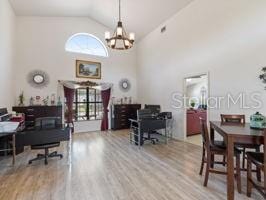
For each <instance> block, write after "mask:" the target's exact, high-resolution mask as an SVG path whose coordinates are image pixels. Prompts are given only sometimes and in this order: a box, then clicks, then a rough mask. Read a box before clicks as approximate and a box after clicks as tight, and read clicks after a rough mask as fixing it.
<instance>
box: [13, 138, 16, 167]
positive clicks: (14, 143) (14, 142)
mask: <svg viewBox="0 0 266 200" xmlns="http://www.w3.org/2000/svg"><path fill="white" fill-rule="evenodd" d="M12 151H13V161H12V164H13V165H15V162H16V135H15V134H13V135H12Z"/></svg>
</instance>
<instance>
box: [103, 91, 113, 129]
mask: <svg viewBox="0 0 266 200" xmlns="http://www.w3.org/2000/svg"><path fill="white" fill-rule="evenodd" d="M101 96H102V101H103V119H102V125H101V130H102V131H106V130H108V112H109V110H108V105H109V100H110V96H111V88H109V89H108V90H103V91H101Z"/></svg>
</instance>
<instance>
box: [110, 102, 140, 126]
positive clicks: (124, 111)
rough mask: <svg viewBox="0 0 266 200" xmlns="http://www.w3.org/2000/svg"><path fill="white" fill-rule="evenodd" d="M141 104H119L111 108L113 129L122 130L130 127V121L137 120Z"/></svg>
mask: <svg viewBox="0 0 266 200" xmlns="http://www.w3.org/2000/svg"><path fill="white" fill-rule="evenodd" d="M139 109H141V104H121V105H120V104H117V105H112V106H111V129H112V130H120V129H128V128H129V127H130V122H129V119H137V110H139Z"/></svg>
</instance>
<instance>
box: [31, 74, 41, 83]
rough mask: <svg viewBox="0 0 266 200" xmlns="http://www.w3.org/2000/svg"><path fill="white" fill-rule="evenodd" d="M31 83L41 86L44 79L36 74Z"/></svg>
mask: <svg viewBox="0 0 266 200" xmlns="http://www.w3.org/2000/svg"><path fill="white" fill-rule="evenodd" d="M33 81H34V82H35V83H36V84H41V83H43V81H44V77H43V76H42V75H40V74H36V75H35V76H34V77H33Z"/></svg>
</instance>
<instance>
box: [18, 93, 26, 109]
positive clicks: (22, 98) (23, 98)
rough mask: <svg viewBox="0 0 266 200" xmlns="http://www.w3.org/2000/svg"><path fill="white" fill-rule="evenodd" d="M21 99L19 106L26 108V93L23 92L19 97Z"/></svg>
mask: <svg viewBox="0 0 266 200" xmlns="http://www.w3.org/2000/svg"><path fill="white" fill-rule="evenodd" d="M18 99H19V104H18V105H19V106H24V101H25V97H24V92H21V94H20V95H19V96H18Z"/></svg>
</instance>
